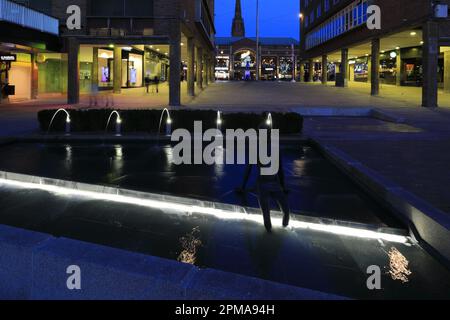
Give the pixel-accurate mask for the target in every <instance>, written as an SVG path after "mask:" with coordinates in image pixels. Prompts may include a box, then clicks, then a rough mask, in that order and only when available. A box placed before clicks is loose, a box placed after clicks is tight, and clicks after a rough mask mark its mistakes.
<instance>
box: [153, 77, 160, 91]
mask: <svg viewBox="0 0 450 320" xmlns="http://www.w3.org/2000/svg"><path fill="white" fill-rule="evenodd" d="M153 84H154V86H155V89H156V93H159V78H158V76H155V78H154V79H153Z"/></svg>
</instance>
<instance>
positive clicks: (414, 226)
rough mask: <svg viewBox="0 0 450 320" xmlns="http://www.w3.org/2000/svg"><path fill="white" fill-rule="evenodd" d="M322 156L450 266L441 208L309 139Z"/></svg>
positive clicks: (449, 232)
mask: <svg viewBox="0 0 450 320" xmlns="http://www.w3.org/2000/svg"><path fill="white" fill-rule="evenodd" d="M311 142H312V143H313V144H314V145H315V146H316V147H317V148H318V150H320V151H321V152H322V153H323V155H324V156H325V157H326V158H327V159H328V160H330V161H332V163H334V164H335V165H336V166H337V167H338V168H339V169H341V170H342V171H343V172H344V173H345V174H347V175H348V176H349V177H350V178H351V179H352V180H353V181H355V182H356V183H357V184H358V185H359V186H361V187H362V188H363V189H364V190H366V191H367V192H369V193H370V194H371V195H372V196H374V197H375V198H376V199H377V200H378V201H380V202H381V203H383V204H385V205H387V206H388V207H389V208H390V209H391V210H392V211H393V213H394V214H396V216H397V217H398V218H399V219H400V220H402V221H404V222H405V223H406V224H407V225H408V226H409V227H410V232H411V233H412V234H413V235H414V236H415V237H416V238H418V239H419V240H422V241H423V242H424V243H425V247H426V248H427V247H428V246H429V248H428V249H431V250H429V251H431V252H430V253H431V254H433V255H434V256H437V258H438V259H440V260H442V262H443V263H444V264H446V265H447V266H450V217H449V216H448V215H447V214H446V213H445V212H443V211H441V210H439V209H436V208H434V207H433V206H432V205H430V204H429V203H427V202H426V201H424V200H423V199H421V198H419V197H417V196H416V195H414V194H412V193H411V192H409V191H407V190H405V189H404V188H402V187H400V186H398V185H396V184H395V183H393V182H391V181H390V180H388V179H386V178H384V177H383V176H381V175H380V174H378V173H377V172H375V171H374V170H372V169H370V168H368V167H366V166H364V165H363V164H362V163H361V162H358V161H355V160H354V159H353V158H351V157H350V156H349V155H347V154H346V153H344V152H343V151H341V150H340V149H338V148H336V147H333V146H330V145H327V144H326V143H321V142H320V141H319V140H315V139H311Z"/></svg>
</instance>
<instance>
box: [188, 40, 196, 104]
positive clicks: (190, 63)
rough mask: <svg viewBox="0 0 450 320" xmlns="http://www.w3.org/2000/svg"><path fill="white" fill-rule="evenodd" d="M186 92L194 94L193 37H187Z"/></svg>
mask: <svg viewBox="0 0 450 320" xmlns="http://www.w3.org/2000/svg"><path fill="white" fill-rule="evenodd" d="M187 68H188V70H187V93H188V96H190V97H194V96H195V74H194V72H195V46H194V38H188V39H187Z"/></svg>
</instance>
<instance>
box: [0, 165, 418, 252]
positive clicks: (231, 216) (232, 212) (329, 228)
mask: <svg viewBox="0 0 450 320" xmlns="http://www.w3.org/2000/svg"><path fill="white" fill-rule="evenodd" d="M0 174H2V175H4V176H6V177H8V174H9V173H7V172H3V173H2V172H0ZM20 176H23V177H28V178H29V179H30V178H31V177H30V176H25V175H20ZM13 179H14V178H13ZM13 179H8V178H7V179H3V178H2V179H0V183H1V184H5V185H9V186H14V187H19V188H27V189H39V190H44V191H48V192H52V193H56V194H59V195H66V196H78V197H86V198H91V199H97V200H105V201H111V202H117V203H126V204H131V205H138V206H143V207H149V208H153V209H158V210H168V211H169V212H168V213H170V211H173V212H175V213H188V214H190V213H197V214H203V215H207V216H213V217H216V218H218V219H223V220H238V221H250V222H255V223H258V224H263V220H262V217H261V216H260V215H258V214H247V213H245V208H242V207H238V206H229V207H228V208H224V209H219V208H217V207H215V206H216V205H215V204H213V205H214V206H213V207H211V206H210V207H207V206H202V205H203V203H202V202H201V201H197V200H190V199H181V198H176V199H177V202H172V201H174V200H172V201H171V199H170V197H166V198H164V197H163V196H161V195H157V194H150V193H147V194H145V198H139V197H137V196H133V195H123V194H119V193H117V194H109V193H101V192H96V191H85V190H79V189H71V188H67V187H60V186H55V185H50V184H45V183H44V182H45V181H46V180H45V179H44V178H37V177H35V178H34V179H35V180H34V181H36V182H22V181H17V179H18V178H16V180H13ZM37 181H39V182H37ZM69 183H70V182H69ZM86 186H88V185H86ZM88 187H89V189H94V188H97V187H99V186H93V185H89V186H88ZM115 190H117V192H120V190H119V189H115ZM123 192H125V193H126V192H127V190H124V191H123ZM172 199H174V197H173V198H172ZM278 214H279V215H281V214H280V213H278ZM272 222H273V224H274V225H279V226H281V224H282V219H281V218H277V217H273V218H272ZM289 226H290V229H309V230H313V231H319V232H324V233H331V234H336V235H340V236H349V237H356V238H363V239H379V240H385V241H388V242H396V243H404V244H408V243H409V242H410V241H409V239H408V237H406V236H403V235H396V234H389V233H383V232H377V231H373V230H368V229H358V228H352V227H346V226H342V225H332V224H321V223H314V222H307V221H300V220H294V219H292V220H291V223H290V225H289Z"/></svg>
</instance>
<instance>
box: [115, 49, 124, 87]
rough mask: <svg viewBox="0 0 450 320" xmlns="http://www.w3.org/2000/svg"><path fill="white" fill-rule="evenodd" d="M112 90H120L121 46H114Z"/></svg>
mask: <svg viewBox="0 0 450 320" xmlns="http://www.w3.org/2000/svg"><path fill="white" fill-rule="evenodd" d="M113 92H114V93H121V92H122V48H121V47H119V46H114V79H113Z"/></svg>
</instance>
